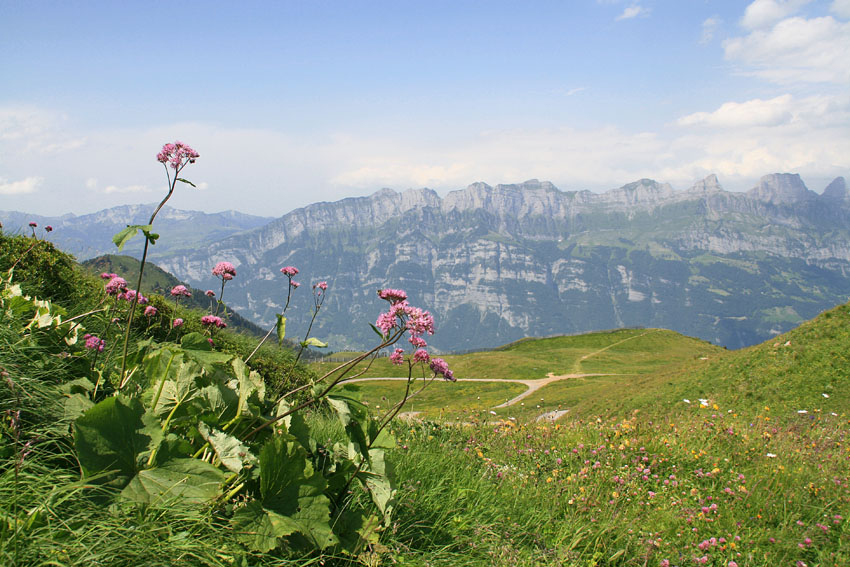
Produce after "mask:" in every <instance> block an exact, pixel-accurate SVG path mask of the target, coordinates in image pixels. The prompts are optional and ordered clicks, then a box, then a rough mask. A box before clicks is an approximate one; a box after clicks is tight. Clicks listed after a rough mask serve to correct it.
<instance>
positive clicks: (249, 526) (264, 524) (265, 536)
mask: <svg viewBox="0 0 850 567" xmlns="http://www.w3.org/2000/svg"><path fill="white" fill-rule="evenodd" d="M230 525H231V526H232V527H233V533H234V534H235V535H236V539H237V540H238V541H240V542H242V543H244V544H246V545H247V546H248V547H250V548H251V549H253V550H255V551H261V552H263V553H267V552H269V551H271V550H272V549H274V548H275V547H277V546H278V544H279V543H280V538H282V537H284V536H288V535H290V534H293V533H295V532H296V531H298V529H299V526H298V524H297V523H295V522H294V521H293V520H292V519H291V518H288V517H286V516H281V515H280V514H278V513H276V512H272V511H271V510H266V509H265V508H263V505H262V504H261V503H260V502H257V501H254V502H249V503H248V505H247V506H244V507H242V508H239V509H238V510H237V511H236V512H235V513H234V514H233V518H231V520H230Z"/></svg>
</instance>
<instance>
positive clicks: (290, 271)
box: [280, 266, 298, 278]
mask: <svg viewBox="0 0 850 567" xmlns="http://www.w3.org/2000/svg"><path fill="white" fill-rule="evenodd" d="M280 273H281V274H283V275H284V276H287V277H290V278H291V277H292V276H294V275H295V274H297V273H298V268H296V267H295V266H284V267H283V268H281V269H280Z"/></svg>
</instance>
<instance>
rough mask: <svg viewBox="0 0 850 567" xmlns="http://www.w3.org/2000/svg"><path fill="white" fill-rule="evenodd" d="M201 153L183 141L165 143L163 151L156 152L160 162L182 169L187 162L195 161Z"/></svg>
mask: <svg viewBox="0 0 850 567" xmlns="http://www.w3.org/2000/svg"><path fill="white" fill-rule="evenodd" d="M199 157H201V155H200V154H199V153H198V152H196V151H195V150H193V149H192V148H190V147H189V146H188V145H186V144H184V143H183V142H174V143H173V144H165V145H164V146H162V151H161V152H159V153H158V154H156V160H157V161H158V162H160V163H163V164H164V163H168V164H169V165H170V166H171V167H172V168H174V169H175V170H178V171H179V170H180V169H183V167H185V165H186V164H187V163H195V160H196V159H198V158H199Z"/></svg>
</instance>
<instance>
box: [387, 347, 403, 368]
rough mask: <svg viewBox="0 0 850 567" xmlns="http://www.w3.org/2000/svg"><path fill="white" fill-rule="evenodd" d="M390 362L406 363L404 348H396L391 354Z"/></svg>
mask: <svg viewBox="0 0 850 567" xmlns="http://www.w3.org/2000/svg"><path fill="white" fill-rule="evenodd" d="M390 362H392V363H393V364H404V349H400V348H397V349H395V352H394V353H392V354H391V355H390Z"/></svg>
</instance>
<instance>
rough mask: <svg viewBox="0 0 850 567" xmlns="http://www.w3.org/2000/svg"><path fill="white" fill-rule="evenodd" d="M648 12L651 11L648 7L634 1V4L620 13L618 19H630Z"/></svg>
mask: <svg viewBox="0 0 850 567" xmlns="http://www.w3.org/2000/svg"><path fill="white" fill-rule="evenodd" d="M648 13H649V10H647V9H646V8H644V7H642V6H641V5H640V4H638V3H634V4H632V5H631V6H628V7H627V8H626V9H625V10H623V13H622V14H620V15H619V16H617V21H620V20H630V19H632V18H636V17H638V16H640V15H646V14H648Z"/></svg>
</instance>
